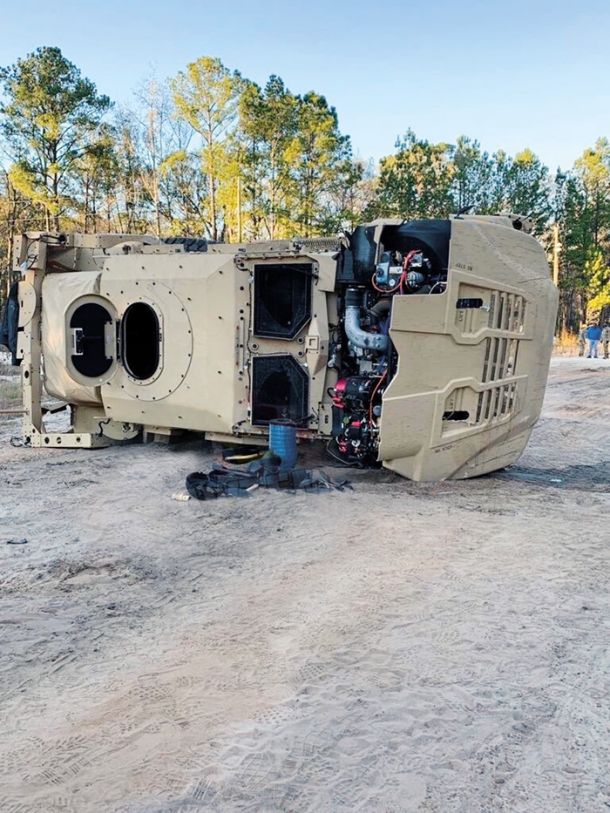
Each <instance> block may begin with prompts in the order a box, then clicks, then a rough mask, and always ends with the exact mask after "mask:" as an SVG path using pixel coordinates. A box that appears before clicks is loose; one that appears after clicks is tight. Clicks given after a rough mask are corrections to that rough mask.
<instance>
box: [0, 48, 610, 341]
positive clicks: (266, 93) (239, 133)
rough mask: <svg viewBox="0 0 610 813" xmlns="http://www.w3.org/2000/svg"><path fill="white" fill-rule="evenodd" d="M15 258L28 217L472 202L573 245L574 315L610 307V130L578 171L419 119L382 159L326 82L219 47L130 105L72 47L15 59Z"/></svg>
mask: <svg viewBox="0 0 610 813" xmlns="http://www.w3.org/2000/svg"><path fill="white" fill-rule="evenodd" d="M0 91H1V96H0V167H1V170H0V258H1V259H0V264H1V267H3V268H8V267H9V265H10V263H9V257H10V253H11V249H12V245H13V241H14V238H15V236H16V235H17V234H19V233H20V232H21V231H23V230H25V229H31V230H39V229H44V230H83V231H87V232H108V231H121V232H128V233H152V234H154V235H157V236H170V235H171V236H177V235H194V236H205V237H207V238H208V239H210V240H222V241H226V242H236V241H241V240H260V239H276V238H282V237H297V236H300V237H312V236H317V235H330V234H334V233H337V232H338V231H340V230H342V229H347V230H350V229H351V228H353V227H354V226H355V225H356V224H357V223H359V222H364V221H367V220H371V219H373V218H376V217H397V218H405V219H414V218H424V217H447V216H448V215H450V214H455V213H456V212H458V211H462V210H464V209H466V208H467V207H472V208H473V210H474V211H476V212H479V213H482V214H486V213H497V212H506V211H512V212H518V213H521V214H526V215H529V216H530V217H531V218H532V220H533V222H534V226H535V230H536V234H537V236H538V237H539V238H540V239H541V240H542V241H543V242H544V243H545V245H546V246H547V248H548V250H549V252H550V251H551V250H552V245H551V243H552V242H553V240H554V241H555V243H557V242H558V243H559V245H560V254H559V257H560V275H559V282H560V287H561V289H562V297H561V308H560V323H559V324H560V326H562V327H563V328H565V329H571V330H575V329H576V328H577V327H578V325H579V323H580V321H581V320H582V319H584V318H585V316H586V315H587V311H588V313H589V315H593V316H594V317H595V315H596V314H598V313H599V312H601V311H602V309H604V308H607V307H610V273H609V261H610V143H609V142H608V140H607V139H606V138H600V139H599V140H598V141H597V142H596V144H595V145H593V146H591V147H588V148H587V149H585V150H584V152H583V154H582V156H581V157H580V158H579V159H578V160H577V161H576V162H575V164H574V166H573V167H571V168H570V169H569V170H566V171H562V170H561V169H557V170H556V171H551V170H550V169H549V168H548V167H547V166H546V165H545V164H544V163H543V162H542V160H541V159H540V158H539V157H538V156H537V155H535V154H534V153H533V152H532V151H531V150H530V149H527V148H526V149H523V150H522V151H521V152H519V153H517V154H516V155H514V156H510V155H508V154H507V153H505V152H504V151H502V150H498V151H497V152H495V153H493V154H489V153H487V152H486V151H484V150H483V149H482V148H481V146H480V144H479V142H478V141H477V140H475V139H472V138H469V137H466V136H459V137H458V138H457V139H456V141H455V143H453V144H449V143H432V142H430V141H428V140H426V139H423V138H420V137H418V136H417V135H416V134H415V133H414V132H413V131H411V130H409V129H407V130H406V133H405V135H404V136H402V137H400V138H399V139H398V140H397V141H396V144H395V149H394V152H393V153H392V154H391V155H388V156H386V157H384V158H382V159H381V160H380V161H379V164H378V165H377V166H374V165H373V164H372V163H371V162H366V161H363V160H361V159H360V158H359V157H358V156H356V155H354V151H353V148H352V144H351V139H350V137H349V135H347V134H345V133H343V132H342V131H341V129H340V127H339V120H338V116H337V112H336V110H335V108H334V107H332V106H331V105H330V104H329V103H328V101H327V100H326V98H325V97H324V96H323V95H321V94H320V93H317V92H314V91H311V92H308V93H305V94H295V93H293V92H292V91H291V90H290V89H289V88H287V87H286V85H285V84H284V82H283V81H282V79H281V78H280V77H279V76H276V75H272V76H270V77H269V80H268V81H267V83H266V84H265V85H264V86H259V85H257V84H256V83H255V82H252V81H250V80H249V79H247V78H246V77H244V76H243V75H242V74H241V73H240V72H239V71H235V70H231V69H229V68H228V67H226V66H225V65H223V63H222V62H221V61H220V60H219V59H216V58H213V57H201V58H199V59H197V60H196V61H195V62H192V63H190V64H189V65H187V66H186V68H185V69H184V70H183V71H180V72H179V73H178V74H177V76H175V77H173V78H170V79H167V80H163V81H159V80H157V79H154V78H151V79H149V80H147V81H146V82H144V83H143V84H142V86H141V87H140V88H139V89H138V90H137V91H136V92H135V93H134V95H133V103H132V104H130V105H128V106H127V105H116V104H113V102H112V100H111V99H110V98H109V97H108V96H106V95H104V94H102V93H99V92H98V89H97V88H96V86H95V84H94V83H93V82H92V81H91V80H90V79H88V78H86V77H84V76H83V75H82V73H81V71H80V70H79V68H78V67H77V66H76V65H74V64H73V63H71V62H70V61H69V60H68V59H67V58H66V57H65V56H64V55H63V54H62V53H61V51H60V50H59V49H58V48H54V47H43V48H39V49H37V50H36V51H35V52H33V53H32V54H29V55H27V56H25V57H24V58H22V59H18V60H17V61H16V62H15V64H13V65H10V66H7V67H4V68H0Z"/></svg>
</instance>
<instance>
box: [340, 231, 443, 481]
mask: <svg viewBox="0 0 610 813" xmlns="http://www.w3.org/2000/svg"><path fill="white" fill-rule="evenodd" d="M376 231H377V233H376ZM449 240H450V223H449V221H446V220H439V221H434V220H428V221H415V222H412V223H409V224H399V225H386V226H383V227H382V228H380V229H378V230H375V228H374V227H368V228H367V227H359V228H358V229H356V230H355V232H354V234H352V235H350V237H349V240H348V244H347V246H346V247H345V248H344V250H343V254H342V257H341V259H340V263H339V273H338V278H337V281H338V284H339V285H340V286H341V287H340V289H339V299H338V313H339V316H340V318H339V324H338V325H337V327H336V329H335V330H334V332H333V340H332V343H331V351H330V359H329V367H330V368H332V369H335V370H336V371H337V375H338V380H337V382H336V384H335V385H334V387H332V388H330V389H329V391H328V394H329V395H330V397H331V398H332V404H333V421H332V435H333V440H332V442H331V445H332V447H333V449H332V451H333V452H334V454H335V455H337V456H338V457H339V458H340V459H341V460H342V461H343V462H346V463H353V464H359V465H363V466H367V465H373V464H374V463H375V462H376V461H377V459H378V446H379V418H380V416H381V410H382V401H383V394H384V391H385V389H386V387H387V386H388V384H389V383H390V381H391V380H392V378H393V375H394V372H395V370H396V367H397V364H398V355H397V352H396V349H395V348H394V346H393V344H392V342H391V339H390V335H389V333H390V324H391V319H392V305H393V301H394V298H395V297H402V296H412V295H415V294H418V295H420V296H434V295H436V296H439V295H443V294H444V293H445V292H446V289H447V275H448V262H449Z"/></svg>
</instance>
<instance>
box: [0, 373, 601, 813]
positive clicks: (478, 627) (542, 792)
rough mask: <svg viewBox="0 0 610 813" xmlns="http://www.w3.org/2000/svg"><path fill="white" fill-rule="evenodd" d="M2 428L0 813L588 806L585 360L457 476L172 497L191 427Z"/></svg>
mask: <svg viewBox="0 0 610 813" xmlns="http://www.w3.org/2000/svg"><path fill="white" fill-rule="evenodd" d="M15 431H16V424H15V422H14V420H6V419H5V420H4V422H3V423H2V424H0V433H1V434H2V444H1V445H0V476H1V480H0V509H1V510H0V516H1V526H0V810H2V811H3V813H34V811H36V812H37V813H59V811H61V813H65V811H74V812H75V813H87V812H88V811H103V812H104V813H106V812H107V811H108V813H144V812H146V813H165V812H166V811H168V812H169V811H172V812H173V811H175V812H176V813H178V811H180V813H186V812H187V811H189V813H190V811H203V810H205V811H208V810H209V811H234V810H235V811H237V810H239V811H299V812H300V811H316V813H317V812H318V811H341V812H343V811H346V812H347V811H388V812H389V811H396V812H398V811H438V813H445V812H446V811H467V812H468V813H476V812H477V811H481V813H483V811H485V812H486V813H487V812H490V811H511V812H512V811H523V812H524V813H525V811H527V812H528V813H529V812H530V811H531V813H534V812H535V813H539V811H553V813H561V811H566V812H567V811H570V813H572V811H583V812H584V811H586V813H594V812H595V811H608V808H609V807H610V773H609V772H608V766H609V765H610V748H609V723H610V706H609V701H608V698H609V690H610V669H609V666H610V660H609V656H608V641H609V635H608V632H609V626H610V624H609V621H610V612H609V609H610V607H609V605H610V600H609V599H610V592H609V590H608V586H609V585H608V582H609V564H610V555H609V542H610V526H609V520H610V510H609V509H610V459H609V458H610V362H603V361H587V360H583V359H561V360H555V361H554V363H553V368H552V373H551V379H550V383H549V388H548V393H547V399H546V403H545V409H544V414H543V418H542V420H541V421H540V423H539V425H538V427H537V428H536V430H535V432H534V434H533V437H532V441H531V443H530V445H529V447H528V449H527V451H526V453H525V454H524V456H523V458H522V459H521V461H520V464H519V466H517V467H514V468H512V469H509V470H507V471H505V472H501V473H498V474H496V475H493V476H489V477H485V478H481V479H479V480H474V481H466V482H446V483H439V484H434V485H416V484H413V483H409V482H407V481H404V480H400V479H399V478H397V477H394V476H393V475H390V474H389V473H386V472H373V473H365V474H358V473H355V474H354V475H353V478H352V479H353V483H354V490H353V491H351V492H350V491H348V492H344V493H338V492H335V493H330V494H323V495H311V494H302V493H300V494H297V495H291V494H285V493H275V492H264V493H263V492H262V491H259V492H257V493H256V494H255V496H253V497H252V498H249V499H246V500H240V499H221V500H217V501H215V502H212V503H208V502H206V503H198V502H195V501H193V500H191V501H190V502H184V503H180V502H176V501H174V500H172V499H171V494H172V492H174V491H175V490H176V489H177V488H180V487H181V486H182V483H183V478H184V476H185V475H186V474H187V473H189V472H190V471H192V470H194V469H200V468H202V467H205V466H206V465H209V463H210V462H211V458H210V457H209V455H208V453H207V452H205V451H203V450H202V447H201V445H195V446H193V445H191V446H187V447H179V446H176V447H169V448H168V447H164V446H155V445H149V446H132V447H129V448H126V447H122V448H111V449H106V450H99V451H92V452H85V451H63V450H58V451H51V450H41V451H35V450H30V449H20V448H13V447H12V446H11V445H10V444H9V443H8V442H7V441H8V438H9V437H10V435H11V434H12V433H14V432H15ZM350 476H351V475H350ZM22 537H23V538H27V540H28V542H27V544H24V545H11V544H5V542H6V541H7V540H9V539H19V538H22Z"/></svg>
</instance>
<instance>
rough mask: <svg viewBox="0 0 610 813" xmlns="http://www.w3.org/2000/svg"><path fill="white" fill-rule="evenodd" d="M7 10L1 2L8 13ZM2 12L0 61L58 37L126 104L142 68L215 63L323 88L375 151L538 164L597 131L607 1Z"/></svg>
mask: <svg viewBox="0 0 610 813" xmlns="http://www.w3.org/2000/svg"><path fill="white" fill-rule="evenodd" d="M6 6H8V8H7V7H6ZM6 6H5V8H3V10H2V12H1V15H0V19H1V28H2V38H1V42H2V44H1V46H0V65H7V64H10V63H12V62H13V61H14V60H15V59H17V57H19V56H24V55H25V54H26V53H28V52H30V51H32V50H33V49H34V48H36V47H37V46H39V45H58V46H59V47H60V48H61V49H62V51H63V52H64V54H65V55H66V56H67V57H68V58H69V59H71V60H72V61H73V62H75V63H76V64H77V65H78V66H79V67H80V68H81V70H82V71H83V73H84V74H85V75H87V76H88V77H89V78H91V79H93V81H95V82H96V84H97V85H98V88H99V90H100V91H102V92H104V93H107V94H109V95H110V96H111V97H112V98H113V99H114V100H116V101H123V102H128V101H129V100H130V95H131V93H132V91H133V89H134V87H136V86H137V85H138V84H139V83H141V82H142V80H143V79H144V78H145V77H146V76H147V75H150V73H151V72H153V71H154V72H155V73H156V75H157V76H158V77H164V76H169V75H174V74H175V73H177V72H178V71H179V70H180V69H181V68H183V67H184V66H185V65H186V64H187V62H189V61H192V60H194V59H196V58H197V57H198V56H202V55H211V56H218V57H220V58H221V59H222V60H223V62H224V63H225V64H226V65H228V66H229V67H231V68H237V69H239V70H240V71H241V72H242V73H243V74H244V75H245V76H247V77H249V78H250V79H253V80H255V81H257V82H259V83H263V82H264V81H265V80H266V78H267V76H268V75H269V74H270V73H276V74H279V75H280V76H281V77H282V78H283V79H284V81H285V82H286V84H287V85H288V87H289V88H290V89H291V90H292V91H293V92H295V93H302V92H305V91H307V90H316V91H318V92H320V93H323V94H324V95H325V96H326V97H327V99H328V101H329V102H330V103H331V104H333V105H334V106H335V107H336V108H337V111H338V113H339V120H340V125H341V128H342V130H343V131H344V132H346V133H349V134H350V135H351V137H352V141H353V145H354V148H355V151H356V152H357V153H358V154H359V155H360V156H361V157H363V158H368V157H373V158H375V159H377V158H379V157H380V156H382V155H385V154H388V153H390V152H391V151H392V150H393V146H394V142H395V139H396V136H397V135H398V134H400V133H403V132H405V131H406V130H407V129H408V128H409V127H410V128H412V129H413V130H415V132H416V133H417V134H418V135H419V136H421V137H425V138H428V139H430V140H433V141H449V142H452V141H454V140H455V138H456V136H457V135H459V134H467V135H471V136H473V137H476V138H478V139H479V141H480V142H481V144H482V146H483V148H485V149H487V150H489V151H494V150H496V149H498V148H499V147H503V148H504V149H506V150H507V151H508V152H511V153H514V152H516V151H517V150H519V149H521V148H523V147H525V146H528V147H531V148H532V149H533V150H534V151H535V152H537V153H538V154H539V155H540V156H541V158H542V159H543V160H544V161H545V163H547V164H548V165H549V166H550V167H551V168H552V169H555V168H556V167H557V165H561V166H562V168H564V169H565V168H567V167H569V166H571V164H572V163H573V161H574V160H575V159H576V158H577V157H578V156H579V155H580V153H581V152H582V150H583V149H584V148H585V147H586V146H589V145H592V144H593V143H594V141H595V139H596V138H598V137H599V136H602V135H609V136H610V3H609V2H607V0H606V2H601V0H589V2H581V3H572V2H570V3H568V2H566V0H555V1H554V2H551V0H530V1H529V2H522V0H514V1H513V2H512V3H500V2H497V0H495V1H494V0H488V2H482V1H481V0H461V2H460V0H456V1H455V2H448V1H447V0H436V2H435V0H428V2H425V1H424V0H411V1H410V2H409V0H404V1H403V2H397V1H396V0H377V2H375V0H370V1H369V2H367V3H363V2H359V0H355V1H354V2H351V3H348V2H344V0H339V2H333V0H326V1H325V2H324V0H305V1H304V2H299V3H296V2H278V1H277V0H269V1H268V2H258V3H256V2H245V1H244V0H231V2H226V3H219V2H214V3H211V2H186V0H165V2H160V0H148V2H144V1H143V0H131V2H130V0H123V2H119V1H118V0H104V2H94V1H93V0H82V1H81V2H76V0H56V2H53V3H50V2H46V1H45V2H34V1H33V0H22V2H20V3H18V4H15V3H10V4H6Z"/></svg>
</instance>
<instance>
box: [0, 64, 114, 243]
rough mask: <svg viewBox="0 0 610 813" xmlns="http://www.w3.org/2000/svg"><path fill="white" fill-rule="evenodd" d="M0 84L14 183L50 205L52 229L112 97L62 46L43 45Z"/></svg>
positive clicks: (0, 74)
mask: <svg viewBox="0 0 610 813" xmlns="http://www.w3.org/2000/svg"><path fill="white" fill-rule="evenodd" d="M0 83H1V84H2V86H3V90H4V97H5V100H4V102H3V103H2V104H1V105H0V114H1V115H2V122H1V125H0V128H1V129H0V131H1V133H2V135H3V136H4V139H5V142H6V144H7V146H8V148H9V150H10V153H11V156H12V162H13V166H12V169H11V182H12V183H13V185H14V186H15V188H16V189H17V190H18V191H19V192H21V193H22V194H23V195H24V196H25V197H27V198H29V199H30V200H31V201H32V202H33V203H35V204H38V205H40V206H42V207H43V208H44V210H45V212H46V213H47V225H48V227H49V228H50V227H51V225H53V227H54V228H59V216H60V214H61V213H62V212H63V211H64V210H65V209H66V207H67V200H66V190H67V186H68V185H69V183H70V180H71V177H70V176H71V174H72V172H73V171H74V169H75V165H76V163H77V162H78V161H79V160H80V159H81V158H82V156H83V154H84V152H85V151H86V149H87V148H88V143H89V142H90V140H91V139H93V138H94V137H95V132H96V130H97V128H98V126H99V124H100V120H101V118H102V116H103V115H104V113H106V112H107V110H108V109H109V107H110V100H109V99H108V97H107V96H99V95H98V94H97V91H96V88H95V85H94V84H93V83H92V82H91V81H90V80H89V79H85V78H83V77H82V76H81V73H80V71H79V69H78V68H77V67H76V66H75V65H73V64H72V63H71V62H69V61H68V60H67V59H66V58H65V57H64V56H63V54H62V53H61V51H60V50H59V48H38V50H36V51H35V52H34V53H33V54H29V55H28V56H27V57H25V58H24V59H19V60H17V62H16V63H15V64H14V65H11V66H9V67H6V68H1V69H0Z"/></svg>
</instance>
